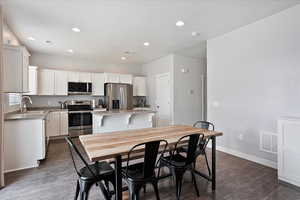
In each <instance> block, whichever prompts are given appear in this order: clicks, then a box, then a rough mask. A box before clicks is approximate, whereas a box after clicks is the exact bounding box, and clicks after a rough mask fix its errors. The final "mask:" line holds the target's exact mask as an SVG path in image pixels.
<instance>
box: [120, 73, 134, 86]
mask: <svg viewBox="0 0 300 200" xmlns="http://www.w3.org/2000/svg"><path fill="white" fill-rule="evenodd" d="M120 83H127V84H132V75H131V74H120Z"/></svg>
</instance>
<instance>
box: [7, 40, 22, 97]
mask: <svg viewBox="0 0 300 200" xmlns="http://www.w3.org/2000/svg"><path fill="white" fill-rule="evenodd" d="M3 74H4V75H3V91H4V92H15V93H21V92H23V55H22V51H21V49H20V48H16V47H11V46H4V47H3Z"/></svg>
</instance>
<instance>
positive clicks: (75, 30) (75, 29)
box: [72, 27, 80, 33]
mask: <svg viewBox="0 0 300 200" xmlns="http://www.w3.org/2000/svg"><path fill="white" fill-rule="evenodd" d="M72 31H74V32H76V33H79V32H80V29H79V28H77V27H74V28H72Z"/></svg>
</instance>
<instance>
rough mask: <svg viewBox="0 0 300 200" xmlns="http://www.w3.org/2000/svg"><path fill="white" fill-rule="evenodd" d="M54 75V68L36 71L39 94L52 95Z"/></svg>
mask: <svg viewBox="0 0 300 200" xmlns="http://www.w3.org/2000/svg"><path fill="white" fill-rule="evenodd" d="M54 76H55V71H54V70H49V69H40V70H39V71H38V88H39V89H38V91H39V92H38V94H39V95H54Z"/></svg>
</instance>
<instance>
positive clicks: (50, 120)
mask: <svg viewBox="0 0 300 200" xmlns="http://www.w3.org/2000/svg"><path fill="white" fill-rule="evenodd" d="M46 123H47V124H46V127H47V130H46V132H47V133H46V134H47V136H48V137H53V136H59V135H60V112H50V113H49V114H48V116H47V122H46Z"/></svg>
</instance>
